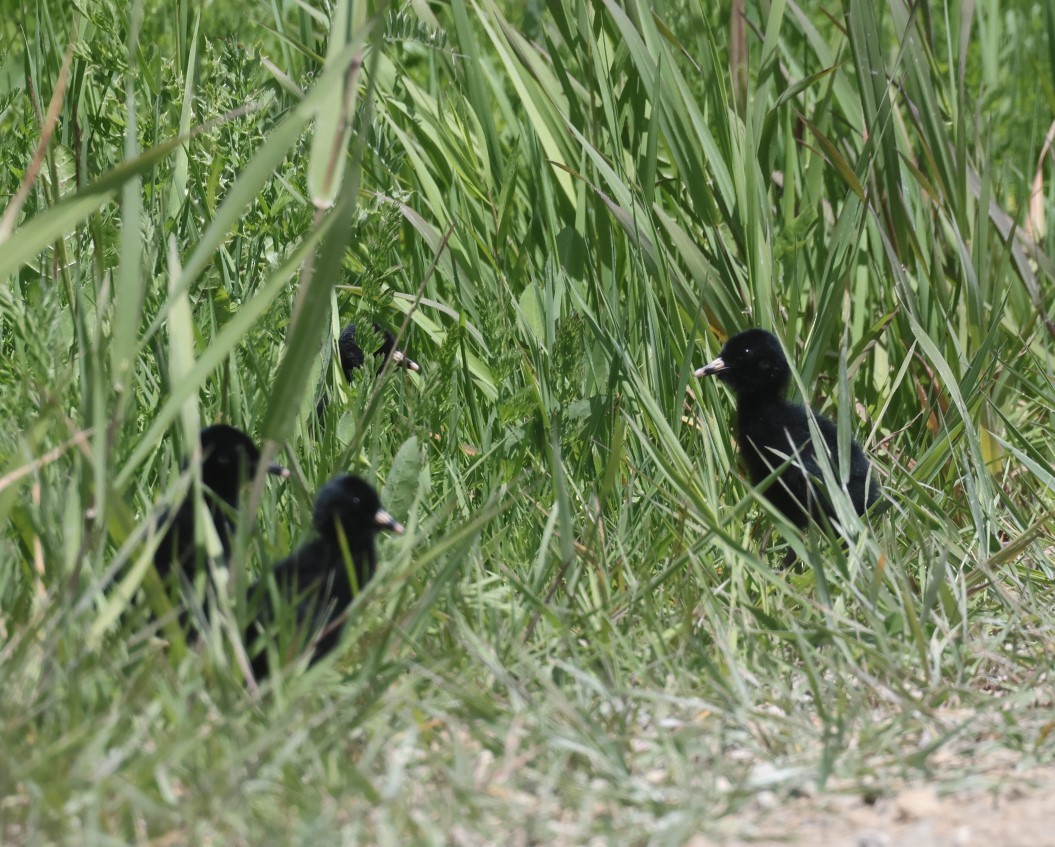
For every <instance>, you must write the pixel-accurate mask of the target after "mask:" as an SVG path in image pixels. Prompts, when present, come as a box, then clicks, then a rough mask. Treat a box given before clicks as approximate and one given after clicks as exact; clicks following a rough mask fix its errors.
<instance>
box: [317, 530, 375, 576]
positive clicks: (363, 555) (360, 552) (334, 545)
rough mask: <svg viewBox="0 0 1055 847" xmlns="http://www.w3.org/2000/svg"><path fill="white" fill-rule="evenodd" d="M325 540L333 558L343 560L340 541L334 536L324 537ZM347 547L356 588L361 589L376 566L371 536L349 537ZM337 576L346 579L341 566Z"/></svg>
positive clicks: (342, 548)
mask: <svg viewBox="0 0 1055 847" xmlns="http://www.w3.org/2000/svg"><path fill="white" fill-rule="evenodd" d="M325 542H326V544H327V545H328V546H329V547H330V548H331V549H332V552H333V558H334V559H340V560H341V561H343V557H344V549H345V548H344V547H343V546H342V545H341V543H340V542H339V541H338V540H337V539H336V538H328V539H325ZM347 549H348V552H349V553H350V554H351V556H352V566H353V567H354V568H355V579H356V582H357V583H358V588H359V589H362V587H363V586H364V585H366V583H367V581H368V580H369V579H370V577H371V576H373V574H374V571H375V570H376V568H377V553H376V551H375V550H374V544H373V538H372V537H371V538H366V539H362V538H349V539H348V547H347ZM339 578H340V579H342V580H347V579H348V573H347V571H345V570H344V569H343V568H342V569H341V571H340V577H339Z"/></svg>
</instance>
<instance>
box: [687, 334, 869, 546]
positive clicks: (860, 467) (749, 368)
mask: <svg viewBox="0 0 1055 847" xmlns="http://www.w3.org/2000/svg"><path fill="white" fill-rule="evenodd" d="M712 374H713V375H715V376H717V377H718V379H720V380H721V381H722V382H724V383H725V384H726V385H728V386H729V387H730V388H732V389H733V392H734V393H735V394H736V437H737V441H739V443H740V454H741V455H742V456H743V458H744V464H745V465H746V466H747V473H748V476H749V477H750V478H751V482H752V483H753V484H754V485H759V484H761V483H762V482H763V481H764V480H765V479H766V478H767V477H768V476H770V475H771V474H772V473H773V471H775V470H777V469H778V468H780V467H781V466H783V465H784V464H785V463H786V462H787V463H788V464H787V466H786V467H784V469H783V470H781V471H780V473H779V474H778V475H777V477H776V479H775V480H774V481H773V482H771V483H770V484H769V486H768V487H766V488H765V490H764V492H763V493H764V494H765V497H766V499H767V500H769V502H770V503H772V504H773V505H774V506H775V507H776V508H777V509H778V510H779V511H780V512H781V513H783V515H784V516H785V517H786V518H787V519H788V520H789V521H790V522H791V523H793V524H795V525H796V526H797V527H799V528H800V529H805V528H806V526H807V525H808V523H809V521H810V519H812V520H814V521H817V522H822V523H823V521H824V520H828V521H831V520H833V519H834V518H835V509H834V508H833V507H832V504H831V501H830V500H829V498H828V497H827V495H826V494H825V492H824V490H823V479H824V477H823V474H822V472H821V466H820V465H819V464H818V462H817V448H816V446H815V445H814V443H813V439H812V435H811V433H810V426H809V423H808V417H807V412H806V408H805V407H804V406H802V405H800V404H798V403H791V402H789V401H788V400H787V399H785V395H786V394H787V390H788V383H789V382H790V380H791V370H790V368H789V367H788V361H787V359H786V358H785V357H784V351H783V350H782V349H781V347H780V342H779V341H777V339H776V337H775V336H774V335H772V334H771V333H769V332H766V331H765V330H764V329H749V330H746V331H744V332H741V333H739V334H738V335H734V336H733V337H732V338H730V339H729V340H728V342H726V345H725V347H723V348H722V352H721V355H720V356H719V357H718V358H717V359H715V360H714V361H713V362H711V363H710V364H708V365H704V366H703V367H702V368H700V369H699V370H698V371H696V376H698V377H702V376H710V375H712ZM813 417H814V418H815V420H816V422H817V429H818V431H819V432H820V435H821V437H822V438H823V439H824V448H825V451H826V452H827V454H828V460H829V462H830V464H831V469H832V471H833V472H834V474H835V476H836V478H838V475H839V459H838V455H839V454H838V449H839V447H838V445H839V438H838V435H837V432H836V428H835V424H833V423H832V422H831V421H830V420H828V419H827V418H825V417H821V416H820V415H814V416H813ZM848 446H849V450H850V457H849V458H850V463H849V464H850V475H849V478H848V479H847V480H846V491H847V493H848V494H849V496H850V502H851V503H852V504H853V507H854V510H855V511H856V512H857V514H859V515H861V514H864V512H865V510H866V509H867V508H868V507H869V506H871V505H872V503H874V502H875V500H876V499H877V497H878V496H879V492H878V490H877V488H876V484H875V481H874V480H873V479H872V478H871V475H870V473H869V470H870V469H869V465H868V459H867V458H865V454H864V451H863V450H861V448H860V446H858V444H857V442H856V441H853V440H852V439H851V441H850V443H849V445H848ZM789 459H790V462H789V461H788V460H789ZM822 516H823V518H822Z"/></svg>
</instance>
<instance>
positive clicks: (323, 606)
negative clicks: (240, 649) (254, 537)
mask: <svg viewBox="0 0 1055 847" xmlns="http://www.w3.org/2000/svg"><path fill="white" fill-rule="evenodd" d="M312 523H313V525H314V528H315V532H316V534H317V536H318V537H317V538H315V539H313V540H311V541H309V542H307V543H306V544H304V545H302V546H301V547H299V548H297V549H296V550H295V551H294V552H293V553H292V554H291V555H290V556H289V557H288V558H286V559H284V560H283V561H281V562H279V563H278V564H277V565H275V566H274V568H273V569H272V570H271V573H270V574H268V575H265V576H264V577H262V578H261V579H260V581H259V582H257V583H256V584H255V585H254V586H252V587H251V588H250V591H249V598H250V608H251V609H252V611H253V613H254V615H255V619H254V621H253V623H252V624H250V626H249V629H248V631H247V632H246V637H245V642H246V645H247V646H252V644H253V641H254V640H255V639H256V636H257V634H258V633H260V632H261V631H263V632H264V633H265V634H266V638H265V642H266V641H267V640H270V639H271V638H273V637H274V636H275V635H277V634H279V633H276V632H275V630H276V629H278V630H280V631H283V630H284V631H283V632H281V635H282V637H281V638H280V643H283V642H284V646H285V647H286V651H285V652H286V654H287V655H290V656H292V655H296V654H299V653H300V652H302V651H303V650H304V648H306V647H308V646H309V644H310V645H311V649H312V659H311V661H312V663H314V662H316V661H318V660H319V659H320V658H321V657H322V656H324V655H326V654H327V653H328V652H330V651H331V650H332V649H333V648H334V647H335V646H337V643H338V642H339V641H340V636H341V630H342V628H343V625H344V613H345V610H346V609H347V608H348V606H349V605H350V604H351V602H352V600H353V599H354V597H355V595H356V594H357V593H358V591H359V590H360V589H361V588H362V587H363V586H364V585H366V583H367V582H369V580H370V579H371V578H372V577H373V575H374V572H375V571H376V569H377V555H376V552H375V550H374V538H375V536H376V535H377V534H378V533H379V532H381V531H382V530H388V531H390V532H394V533H396V534H397V535H398V534H401V533H402V532H403V527H402V525H401V524H399V523H398V522H397V521H396V520H395V519H394V518H393V517H392V516H391V515H390V514H388V512H386V511H385V510H384V509H383V508H382V507H381V501H380V499H379V498H378V496H377V492H376V491H375V490H374V488H373V486H371V485H370V484H369V483H367V482H365V481H364V480H362V479H360V478H359V477H357V476H353V475H351V474H343V475H341V476H338V477H335V478H334V479H331V480H330V481H329V482H327V483H326V485H324V486H323V487H322V488H321V489H320V490H319V494H318V496H317V497H316V499H315V510H314V513H313V516H312ZM345 549H347V552H348V555H349V556H350V558H351V564H352V568H351V573H349V568H348V565H347V563H346V561H345ZM353 579H354V582H353ZM272 581H273V585H274V590H275V591H277V598H278V599H279V602H280V603H281V604H282V605H283V606H286V607H287V609H288V610H289V611H288V612H287V613H285V614H284V613H282V612H281V611H279V610H276V607H275V603H274V600H275V597H276V595H275V594H274V593H273V590H272V586H271V583H272ZM283 624H295V626H289V625H283ZM291 629H292V630H294V631H290V630H291ZM250 655H251V656H252V659H251V661H252V668H253V674H254V675H255V677H256V678H257V679H261V678H263V677H265V676H267V674H268V671H269V668H270V665H269V657H268V650H267V646H266V643H262V644H258V650H257V652H256V653H255V655H253V654H252V651H251V653H250Z"/></svg>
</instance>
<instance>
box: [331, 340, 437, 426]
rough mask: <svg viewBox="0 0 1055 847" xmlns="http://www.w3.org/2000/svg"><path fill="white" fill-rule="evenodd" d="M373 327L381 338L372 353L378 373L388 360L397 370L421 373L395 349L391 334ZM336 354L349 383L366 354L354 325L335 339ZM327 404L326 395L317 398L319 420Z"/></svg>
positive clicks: (363, 361)
mask: <svg viewBox="0 0 1055 847" xmlns="http://www.w3.org/2000/svg"><path fill="white" fill-rule="evenodd" d="M373 327H374V331H375V332H376V333H377V334H378V335H379V336H381V346H380V347H378V348H377V350H376V351H375V353H374V355H375V356H377V357H378V358H380V359H381V364H380V365H379V366H378V369H377V372H378V373H381V371H382V370H384V368H385V363H386V362H388V360H389V359H391V360H392V363H393V364H394V365H395V366H396V367H398V368H405V369H406V370H408V371H417V372H420V371H421V368H420V367H419V366H418V363H417V362H415V361H414V360H413V359H410V358H408V356H407V354H406V353H404V352H403V351H402V350H397V349H396V338H395V336H394V335H392V333H391V332H389V331H388V330H387V329H385V328H384V327H383V326H381V325H380V324H376V323H375V324H373ZM337 352H338V354H339V356H340V359H341V371H343V373H344V378H345V379H346V380H347V381H348V382H351V381H352V377H353V376H354V375H355V373H356V372H357V371H359V370H362V368H363V365H364V364H365V362H366V354H364V353H363V349H362V348H361V347H360V346H359V342H358V340H357V338H356V330H355V324H354V323H350V324H348V326H346V327H345V328H344V329H342V330H341V334H340V336H339V337H338V339H337ZM329 402H330V400H329V397H328V396H327V395H326V394H323V395H322V397H320V398H319V402H318V403H317V404H316V406H315V414H316V416H317V417H318V418H319V419H320V420H321V419H322V416H323V415H324V414H325V412H326V407H327V406H328V405H329Z"/></svg>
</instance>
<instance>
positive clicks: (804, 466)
mask: <svg viewBox="0 0 1055 847" xmlns="http://www.w3.org/2000/svg"><path fill="white" fill-rule="evenodd" d="M814 418H815V421H816V424H817V429H818V431H819V433H820V435H821V438H822V439H823V442H824V448H825V452H826V453H827V457H828V461H829V462H830V464H831V468H832V470H833V471H834V473H835V474H836V476H837V477H838V474H839V459H838V443H839V436H838V430H837V429H836V426H835V424H834V423H832V422H831V421H830V420H828V419H827V418H825V417H823V416H822V415H815V416H814ZM737 437H738V438H739V441H740V450H741V453H742V455H743V458H744V464H745V465H746V466H747V472H748V476H749V477H750V478H751V482H752V483H753V484H755V485H759V484H760V483H761V482H762V481H763V480H765V479H766V478H767V477H769V476H770V475H771V474H772V473H773V471H774V470H776V469H777V468H779V467H781V466H782V465H784V464H785V463H787V467H785V468H784V469H783V470H782V471H781V472H780V474H779V476H778V477H777V479H775V480H774V481H773V482H772V483H771V484H770V485H769V487H768V488H766V489H765V495H766V498H767V499H768V500H769V501H770V502H771V503H772V504H773V505H774V506H775V507H776V508H777V509H778V510H779V511H780V512H781V513H782V514H783V515H784V516H785V517H786V518H788V520H790V521H791V522H792V523H794V524H795V525H797V526H799V527H805V526H806V524H807V523H808V521H809V519H810V518H811V517H812V518H813V519H814V520H818V519H819V518H820V517H821V516H822V515H823V516H825V517H826V518H828V519H833V518H834V517H835V509H834V507H833V506H832V504H831V500H830V499H829V497H828V496H827V494H826V493H825V491H824V488H823V484H822V483H821V480H823V479H824V473H823V471H822V469H821V465H820V462H819V460H818V455H817V448H816V445H815V443H814V439H813V433H812V431H811V429H810V424H809V417H808V415H807V412H806V409H805V407H804V406H802V405H800V404H798V403H791V402H788V401H786V400H780V399H768V400H766V401H765V402H760V403H757V404H751V405H747V406H746V407H745V406H742V407H741V408H740V410H739V414H738V416H737ZM849 449H850V475H849V478H848V480H847V485H846V488H847V493H848V494H849V496H850V501H851V503H852V504H853V507H854V510H855V511H856V512H857V514H863V513H864V511H865V510H866V509H867V508H868V507H869V506H870V505H871V504H872V503H873V502H874V501H875V500H876V498H877V496H878V491H877V489H876V486H875V483H874V481H873V480H872V479H871V478H870V475H869V464H868V459H867V458H866V457H865V454H864V451H863V450H861V448H860V446H859V445H858V444H857V442H856V441H854V440H853V439H851V440H850V445H849Z"/></svg>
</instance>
